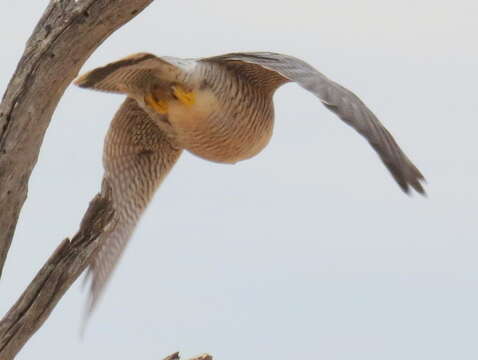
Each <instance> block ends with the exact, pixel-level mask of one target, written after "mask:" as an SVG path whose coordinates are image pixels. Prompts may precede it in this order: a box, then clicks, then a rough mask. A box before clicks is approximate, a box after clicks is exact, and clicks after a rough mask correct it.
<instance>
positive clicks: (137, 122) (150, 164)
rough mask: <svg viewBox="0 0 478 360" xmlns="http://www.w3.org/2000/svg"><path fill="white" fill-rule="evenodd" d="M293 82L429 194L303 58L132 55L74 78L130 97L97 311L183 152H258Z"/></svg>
mask: <svg viewBox="0 0 478 360" xmlns="http://www.w3.org/2000/svg"><path fill="white" fill-rule="evenodd" d="M290 82H295V83H297V84H298V85H299V86H301V87H302V88H304V89H306V90H308V91H309V92H311V93H312V94H314V95H315V96H316V97H317V98H318V99H319V100H320V101H321V102H322V104H323V105H325V107H326V108H327V109H329V110H330V111H332V112H333V113H335V114H336V115H337V116H338V117H339V118H340V119H341V120H343V121H344V122H345V123H346V124H348V125H350V126H351V127H352V128H354V129H355V130H356V131H357V132H358V133H359V134H360V135H362V136H363V137H364V138H365V139H366V140H367V141H368V142H369V143H370V145H371V146H372V148H373V149H374V150H375V151H376V153H377V154H378V156H379V157H380V159H381V160H382V162H383V163H384V165H385V166H386V168H387V169H388V170H389V172H390V173H391V175H392V177H393V178H394V179H395V181H396V182H397V184H398V185H399V186H400V188H401V189H402V190H403V191H404V192H405V193H410V192H411V190H414V191H416V192H417V193H420V194H422V195H425V190H424V188H423V185H422V183H423V182H424V181H425V179H424V177H423V175H422V174H421V173H420V171H419V170H418V169H417V167H416V166H415V165H414V164H413V163H412V162H411V161H410V160H409V158H408V157H407V156H406V155H405V153H404V152H403V151H402V150H401V149H400V147H399V145H398V144H397V142H396V141H395V140H394V138H393V137H392V135H391V134H390V133H389V132H388V130H387V129H386V128H385V127H384V126H383V125H382V124H381V123H380V121H379V120H378V118H377V117H376V116H375V115H374V114H373V112H372V111H371V110H370V109H369V108H368V107H367V106H366V105H365V104H364V103H363V102H362V101H361V100H360V99H359V98H358V97H357V96H356V95H355V94H354V93H352V92H351V91H350V90H348V89H346V88H345V87H343V86H341V85H339V84H338V83H336V82H334V81H332V80H330V79H329V78H327V77H326V76H325V75H323V74H322V73H320V72H319V71H318V70H316V69H315V68H314V67H312V66H311V65H309V64H308V63H306V62H305V61H303V60H301V59H298V58H296V57H293V56H289V55H284V54H278V53H272V52H238V53H230V54H225V55H218V56H212V57H206V58H190V59H188V58H177V57H170V56H161V57H158V56H156V55H153V54H151V53H137V54H133V55H130V56H128V57H125V58H122V59H120V60H118V61H115V62H112V63H109V64H107V65H105V66H102V67H99V68H96V69H94V70H92V71H89V72H87V73H85V74H84V75H82V76H80V77H78V78H77V79H76V80H75V84H76V85H77V86H79V87H81V88H87V89H93V90H98V91H104V92H110V93H116V94H123V95H126V98H125V100H124V102H123V103H122V105H121V106H120V108H119V110H118V111H117V112H116V114H115V115H114V117H113V119H112V121H111V124H110V127H109V129H108V132H107V135H106V138H105V143H104V150H103V166H104V176H103V186H102V191H103V192H105V191H106V190H105V189H106V188H108V189H110V196H111V201H112V205H113V209H114V213H115V215H114V217H115V221H114V226H113V227H112V229H110V230H109V231H107V232H106V233H105V234H103V235H102V238H101V239H100V241H99V246H98V249H97V251H96V252H95V254H94V256H93V257H92V259H91V261H90V263H89V266H88V278H89V279H91V281H90V292H89V311H90V312H91V311H92V310H93V309H94V307H95V306H96V304H97V302H98V299H99V298H100V295H101V294H102V293H103V290H104V288H105V286H106V284H107V282H108V280H109V279H110V277H111V274H112V272H113V270H114V269H115V267H116V265H117V263H118V261H119V259H120V257H121V255H122V254H123V252H124V249H125V247H126V245H127V243H128V240H129V239H130V238H131V237H132V234H133V231H134V229H135V227H136V225H137V223H138V221H139V219H140V217H141V215H142V214H143V212H144V210H145V209H146V207H147V205H148V203H149V202H150V201H151V199H152V197H153V195H154V193H155V191H156V189H157V188H158V187H159V185H160V184H161V182H162V181H163V179H164V178H165V177H166V175H167V174H168V172H169V171H170V170H171V168H172V167H173V166H174V164H175V163H176V161H177V160H178V158H179V157H180V155H181V153H182V152H183V151H184V150H187V151H189V152H190V153H193V154H195V155H196V156H198V157H200V158H202V159H205V160H209V161H213V162H217V163H225V164H234V163H236V162H238V161H242V160H246V159H249V158H251V157H253V156H255V155H257V154H258V153H259V152H260V151H261V150H262V149H264V147H265V146H266V145H267V144H268V142H269V140H270V138H271V135H272V129H273V125H274V106H273V95H274V93H275V91H276V90H277V89H278V88H279V87H280V86H281V85H284V84H286V83H290Z"/></svg>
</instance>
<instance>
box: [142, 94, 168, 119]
mask: <svg viewBox="0 0 478 360" xmlns="http://www.w3.org/2000/svg"><path fill="white" fill-rule="evenodd" d="M144 102H145V103H146V105H148V106H150V107H152V108H153V109H154V110H155V111H157V112H158V113H160V114H167V113H168V102H167V101H165V100H156V99H155V98H154V96H153V95H151V94H149V95H146V96H145V97H144Z"/></svg>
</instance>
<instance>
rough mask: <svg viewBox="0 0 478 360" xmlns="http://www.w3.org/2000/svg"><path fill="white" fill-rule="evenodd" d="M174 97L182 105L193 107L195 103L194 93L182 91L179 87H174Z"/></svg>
mask: <svg viewBox="0 0 478 360" xmlns="http://www.w3.org/2000/svg"><path fill="white" fill-rule="evenodd" d="M172 88H173V92H174V95H176V97H177V98H178V100H179V101H181V102H182V103H183V104H184V105H193V104H194V102H195V97H194V93H193V92H192V91H191V92H188V91H186V90H184V89H183V88H182V87H181V86H179V85H174V86H173V87H172Z"/></svg>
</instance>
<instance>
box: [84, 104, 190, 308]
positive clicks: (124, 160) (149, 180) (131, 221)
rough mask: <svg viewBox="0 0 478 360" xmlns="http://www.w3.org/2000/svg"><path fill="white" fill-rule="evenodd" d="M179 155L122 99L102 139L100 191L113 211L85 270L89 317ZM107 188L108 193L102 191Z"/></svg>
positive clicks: (163, 136)
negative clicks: (108, 227) (88, 283)
mask: <svg viewBox="0 0 478 360" xmlns="http://www.w3.org/2000/svg"><path fill="white" fill-rule="evenodd" d="M180 154H181V150H178V149H176V148H174V147H173V146H172V145H171V144H170V143H169V141H168V139H167V137H166V136H165V135H164V134H163V132H162V131H161V130H160V129H159V128H158V127H157V126H156V125H155V124H154V123H153V121H152V120H151V119H150V118H149V116H148V115H147V114H146V113H145V112H144V110H142V109H141V108H140V107H139V106H138V105H137V103H136V101H135V100H133V99H131V98H126V100H125V101H124V103H123V104H122V105H121V107H120V108H119V110H118V112H117V113H116V115H115V117H114V118H113V120H112V122H111V125H110V128H109V130H108V134H107V135H106V139H105V145H104V152H103V164H104V168H105V174H104V177H103V190H102V191H109V193H110V194H111V198H112V203H113V208H114V211H115V215H114V216H115V219H114V222H113V224H114V226H113V228H112V229H111V231H109V232H108V233H106V234H104V236H103V238H102V239H100V245H99V248H98V250H97V252H96V253H95V255H94V257H93V259H92V262H91V264H90V267H89V271H88V276H89V278H90V279H91V289H90V303H89V312H91V310H92V309H93V307H94V306H95V305H96V302H97V300H98V298H99V296H100V294H101V292H102V290H103V288H104V286H105V285H106V283H107V281H108V279H109V278H110V275H111V273H112V271H113V269H114V268H115V265H116V264H117V262H118V260H119V258H120V256H121V254H122V253H123V250H124V248H125V246H126V244H127V242H128V240H129V238H130V237H131V235H132V233H133V231H134V228H135V226H136V224H137V222H138V221H139V219H140V217H141V214H142V213H143V211H144V210H145V208H146V206H147V205H148V203H149V202H150V200H151V197H152V196H153V194H154V192H155V190H156V189H157V188H158V186H159V185H160V183H161V181H162V180H163V179H164V177H165V176H166V175H167V173H168V172H169V170H170V169H171V168H172V167H173V165H174V164H175V162H176V160H177V159H178V157H179V155H180ZM107 189H108V190H107Z"/></svg>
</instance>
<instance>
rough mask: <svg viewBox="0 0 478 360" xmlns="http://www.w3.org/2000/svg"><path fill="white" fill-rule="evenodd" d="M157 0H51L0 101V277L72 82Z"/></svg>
mask: <svg viewBox="0 0 478 360" xmlns="http://www.w3.org/2000/svg"><path fill="white" fill-rule="evenodd" d="M152 2H153V0H51V1H50V4H49V6H48V7H47V9H46V10H45V13H44V14H43V16H42V18H41V19H40V21H39V22H38V24H37V26H36V28H35V30H34V31H33V34H32V35H31V37H30V39H29V40H28V42H27V45H26V49H25V52H24V54H23V56H22V58H21V60H20V62H19V63H18V66H17V69H16V71H15V74H14V75H13V77H12V79H11V80H10V83H9V85H8V88H7V90H6V92H5V94H4V97H3V100H2V103H1V104H0V276H1V272H2V269H3V265H4V263H5V259H6V256H7V253H8V250H9V248H10V244H11V241H12V237H13V234H14V231H15V226H16V223H17V219H18V215H19V212H20V209H21V207H22V205H23V203H24V201H25V199H26V196H27V186H28V180H29V178H30V174H31V171H32V169H33V167H34V165H35V163H36V161H37V158H38V153H39V150H40V146H41V143H42V140H43V136H44V134H45V131H46V129H47V127H48V125H49V122H50V119H51V116H52V114H53V112H54V110H55V108H56V106H57V104H58V101H59V100H60V98H61V96H62V95H63V92H64V91H65V89H66V87H67V86H68V84H69V83H70V82H71V81H72V80H73V78H74V77H75V76H76V75H77V74H78V71H79V70H80V68H81V66H82V65H83V64H84V62H85V61H86V59H88V57H89V56H90V54H91V53H92V52H93V51H94V50H95V49H96V48H97V47H98V45H100V44H101V43H102V42H103V41H104V40H105V39H106V38H107V37H108V36H109V35H110V34H111V33H113V32H114V31H115V30H116V29H118V28H119V27H120V26H122V25H123V24H125V23H127V22H128V21H129V20H131V19H132V18H133V17H134V16H136V15H137V14H138V13H139V12H141V11H142V10H143V9H144V8H145V7H146V6H148V5H149V4H150V3H152Z"/></svg>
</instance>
